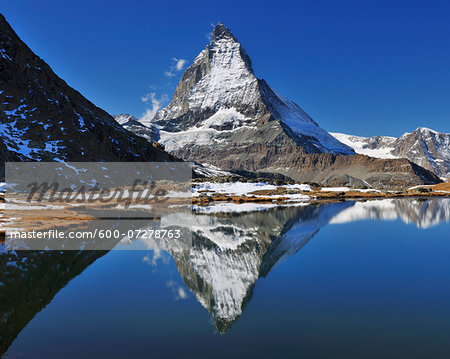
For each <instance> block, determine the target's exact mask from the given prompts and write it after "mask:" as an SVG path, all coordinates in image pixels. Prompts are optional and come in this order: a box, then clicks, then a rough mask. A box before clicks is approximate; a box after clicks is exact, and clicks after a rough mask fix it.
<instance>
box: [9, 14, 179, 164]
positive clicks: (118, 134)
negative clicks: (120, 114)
mask: <svg viewBox="0 0 450 359" xmlns="http://www.w3.org/2000/svg"><path fill="white" fill-rule="evenodd" d="M171 159H172V156H170V155H168V154H167V153H165V152H164V151H161V150H159V149H157V148H155V147H154V146H152V144H151V143H149V142H148V141H146V140H144V139H143V138H141V137H139V136H136V135H134V134H132V133H131V132H129V131H127V130H125V129H124V128H123V127H122V126H120V125H119V124H118V123H117V122H116V121H114V119H113V118H112V117H111V116H110V115H108V114H107V113H106V112H105V111H103V110H102V109H100V108H98V107H96V106H95V105H94V104H92V103H91V102H90V101H88V100H87V99H86V98H84V97H83V96H82V95H81V94H80V93H79V92H77V91H75V90H74V89H72V88H71V87H69V86H68V85H67V84H66V83H65V82H64V81H63V80H62V79H61V78H59V77H58V76H57V75H56V74H55V73H54V72H53V71H52V69H51V68H50V67H49V66H48V65H47V64H46V63H45V62H44V61H43V60H42V59H40V58H39V57H38V56H36V55H35V54H34V53H33V52H32V51H31V50H30V49H29V48H28V46H27V45H26V44H25V43H24V42H23V41H22V40H20V38H19V37H18V36H17V34H16V33H15V32H14V30H13V29H12V28H11V27H10V25H9V24H8V23H7V21H6V20H5V18H4V17H3V16H2V15H1V14H0V163H1V165H2V166H1V167H3V163H4V162H6V161H29V160H34V161H58V160H64V161H165V160H171Z"/></svg>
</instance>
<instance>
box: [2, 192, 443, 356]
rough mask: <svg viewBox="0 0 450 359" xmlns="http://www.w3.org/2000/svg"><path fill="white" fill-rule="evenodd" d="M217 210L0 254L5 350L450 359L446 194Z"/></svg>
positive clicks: (174, 215) (76, 353) (65, 353)
mask: <svg viewBox="0 0 450 359" xmlns="http://www.w3.org/2000/svg"><path fill="white" fill-rule="evenodd" d="M261 209H263V208H261ZM203 212H208V211H203ZM209 212H210V214H196V213H193V212H188V211H180V213H172V214H170V215H168V216H167V217H163V218H162V219H161V222H164V221H167V222H168V223H172V224H173V223H176V224H177V225H179V226H186V227H189V228H190V229H191V231H192V236H190V237H188V238H185V239H181V240H178V241H177V240H145V241H139V243H136V244H135V245H139V246H140V248H142V247H144V248H148V249H147V250H139V251H111V252H106V251H104V252H99V251H92V252H89V251H84V252H66V253H60V252H51V253H45V252H28V253H27V252H18V256H19V258H17V257H16V258H15V259H14V261H12V260H11V258H6V257H7V255H5V254H4V255H2V256H0V259H1V260H2V262H0V264H1V266H2V267H3V268H4V270H3V273H2V274H1V276H0V282H1V286H0V305H1V315H2V316H1V328H0V329H1V333H2V334H1V340H2V342H1V345H2V346H1V349H2V351H4V352H5V351H6V354H5V355H6V357H24V358H28V357H33V358H48V357H65V358H72V357H73V358H79V357H95V358H102V357H105V358H106V357H108V358H110V357H125V356H126V357H152V356H154V357H160V356H166V357H196V358H198V357H205V358H211V357H215V358H217V357H219V358H220V357H223V358H228V357H231V356H233V357H259V358H260V357H274V356H276V357H305V358H331V357H332V358H362V357H363V358H379V357H383V358H399V357H405V358H448V357H449V354H450V343H449V342H448V337H449V335H450V304H449V303H450V286H449V284H448V278H449V277H450V261H449V260H448V258H449V257H450V236H449V235H448V233H449V229H450V225H449V223H448V221H449V219H450V200H449V199H431V200H420V201H419V200H416V199H403V200H399V199H395V200H381V201H367V202H338V203H324V204H316V205H311V206H298V207H282V208H270V209H266V210H261V211H255V212H244V213H233V212H232V211H221V213H214V212H217V211H215V210H214V209H213V208H211V209H210V211H209ZM224 212H225V213H224ZM14 338H16V339H14ZM11 342H12V344H11ZM8 348H9V349H8Z"/></svg>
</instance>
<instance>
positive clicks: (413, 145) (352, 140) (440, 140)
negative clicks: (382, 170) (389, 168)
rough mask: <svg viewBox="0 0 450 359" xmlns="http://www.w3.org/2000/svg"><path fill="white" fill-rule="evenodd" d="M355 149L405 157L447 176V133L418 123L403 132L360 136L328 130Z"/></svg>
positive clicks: (449, 171)
mask: <svg viewBox="0 0 450 359" xmlns="http://www.w3.org/2000/svg"><path fill="white" fill-rule="evenodd" d="M331 135H333V136H334V137H335V138H336V139H338V140H339V141H340V142H342V143H345V144H346V145H348V146H350V147H352V148H353V149H354V150H355V152H356V153H360V154H364V155H367V156H371V157H376V158H407V159H408V160H410V161H411V162H414V163H417V164H418V165H419V166H422V167H423V168H425V169H427V170H429V171H431V172H433V173H434V174H435V175H437V176H438V177H440V178H442V179H444V180H445V179H450V133H441V132H437V131H433V130H430V129H429V128H424V127H419V128H417V129H416V130H415V131H413V132H412V133H405V134H404V135H403V136H401V137H399V138H396V137H388V136H374V137H360V136H352V135H345V134H342V133H331Z"/></svg>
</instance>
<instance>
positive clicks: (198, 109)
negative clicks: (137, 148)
mask: <svg viewBox="0 0 450 359" xmlns="http://www.w3.org/2000/svg"><path fill="white" fill-rule="evenodd" d="M153 122H154V123H155V124H156V125H157V127H159V129H160V139H159V142H160V143H162V144H164V145H165V148H166V150H168V151H169V152H172V153H174V154H177V155H179V156H182V157H184V158H187V159H191V160H202V161H203V160H204V158H202V157H209V161H203V162H208V163H212V164H216V165H219V167H221V166H220V163H219V162H223V161H221V160H220V159H223V156H221V155H219V152H220V151H221V150H222V149H225V148H227V149H230V147H232V148H240V149H241V151H240V153H241V155H243V156H245V157H246V158H248V159H249V160H251V159H252V158H253V157H255V156H258V154H257V153H255V151H257V147H258V146H268V147H271V148H272V149H275V150H279V149H281V148H285V149H286V148H288V147H294V146H295V147H297V148H298V149H297V151H299V153H304V154H306V153H321V152H326V153H334V154H353V153H354V152H353V151H352V150H351V149H350V148H349V147H348V146H346V145H344V144H342V143H340V142H339V141H337V140H336V139H335V138H334V137H332V136H330V135H329V134H328V133H327V132H326V131H325V130H323V129H322V128H320V127H319V126H318V125H317V123H316V122H314V121H313V120H312V119H311V117H309V116H308V115H307V114H306V113H305V112H304V111H303V110H302V109H301V108H300V107H298V106H297V105H296V104H294V103H293V102H291V101H289V100H288V99H285V98H283V97H281V96H279V95H277V94H276V93H275V92H274V91H273V90H272V89H271V88H270V87H269V85H267V83H266V82H265V81H264V80H259V79H257V78H256V77H255V75H254V73H253V69H252V63H251V60H250V58H249V56H248V55H247V53H246V52H245V50H244V48H243V47H242V45H241V44H240V43H239V42H238V41H237V39H236V38H235V37H234V36H233V34H232V33H231V32H230V31H229V30H228V29H227V28H226V27H225V26H224V25H223V24H221V23H219V25H217V26H216V28H215V29H214V32H213V40H212V42H211V43H210V44H209V45H208V46H207V47H206V49H204V50H203V51H202V52H201V53H200V54H199V55H198V56H197V58H196V59H195V60H194V62H193V64H192V65H191V66H190V67H189V68H188V69H187V70H186V71H185V73H184V74H183V76H182V78H181V80H180V83H179V84H178V87H177V89H176V92H175V95H174V97H173V100H172V102H171V103H170V104H169V105H168V106H167V107H166V108H164V109H162V110H161V111H159V112H158V113H157V114H156V116H155V118H154V119H153ZM250 147H251V148H250ZM212 149H214V151H212ZM206 151H208V152H210V153H211V156H207V155H206V153H205V152H206ZM212 152H215V155H214V154H213V153H212ZM258 152H259V155H260V154H261V151H258ZM205 155H206V156H205ZM206 159H207V158H206ZM232 166H233V164H230V165H229V166H222V168H225V169H230V168H231V167H232Z"/></svg>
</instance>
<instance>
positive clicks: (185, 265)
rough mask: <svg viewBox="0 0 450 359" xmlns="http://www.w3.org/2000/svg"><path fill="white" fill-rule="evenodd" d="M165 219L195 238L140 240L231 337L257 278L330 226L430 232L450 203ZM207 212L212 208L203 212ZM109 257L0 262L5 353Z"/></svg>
mask: <svg viewBox="0 0 450 359" xmlns="http://www.w3.org/2000/svg"><path fill="white" fill-rule="evenodd" d="M210 209H211V211H209V212H212V213H209V214H208V213H201V214H199V213H196V212H195V211H180V212H179V213H172V214H168V215H166V216H163V217H162V218H161V219H160V225H161V226H164V225H165V224H170V225H177V226H181V227H185V228H187V229H189V230H190V231H191V233H192V236H190V237H189V238H181V239H179V240H176V239H164V240H163V239H160V240H155V239H151V240H149V239H147V240H142V241H143V242H144V244H145V246H146V248H150V249H152V250H153V251H154V253H157V252H158V251H165V252H167V253H169V254H170V255H171V256H172V257H173V259H174V262H175V264H176V267H177V269H178V272H179V274H180V276H181V278H182V280H183V282H184V284H185V285H186V287H187V288H188V289H189V290H190V291H191V292H192V293H193V294H194V295H195V297H196V299H197V300H198V301H199V302H200V303H201V305H202V306H203V307H204V308H206V309H207V310H208V311H209V312H210V313H211V315H212V317H213V319H214V324H215V326H216V328H217V330H218V331H219V332H220V333H226V332H227V330H228V329H229V328H230V327H231V326H232V324H233V323H234V322H235V321H236V320H237V319H238V318H239V316H240V315H241V314H242V312H243V310H244V309H245V307H246V305H247V304H248V303H249V301H250V300H251V299H252V296H253V289H254V287H255V284H256V282H257V280H258V279H259V278H260V277H265V276H267V275H268V274H269V273H270V271H271V270H272V269H273V268H274V266H276V265H278V264H280V263H281V262H283V261H285V260H286V259H288V258H289V257H290V256H292V255H293V254H295V253H297V252H298V251H299V250H301V249H302V247H303V246H305V245H306V244H307V243H308V241H310V240H311V239H312V238H313V237H314V236H315V235H316V234H317V233H318V232H319V231H320V229H321V228H322V227H324V226H326V225H328V224H340V223H348V222H352V221H357V220H398V219H400V220H402V221H403V222H405V223H414V224H415V225H416V226H417V227H419V228H428V227H431V226H434V225H437V224H439V223H441V222H448V221H449V219H450V199H446V198H444V199H437V198H432V199H426V200H422V199H421V200H416V199H385V200H377V201H366V202H337V203H323V204H313V205H303V206H292V207H275V208H264V206H263V207H261V208H259V209H260V210H258V211H252V212H244V213H242V212H241V213H235V212H234V211H233V210H232V208H231V210H227V209H224V210H221V211H220V212H217V211H214V209H213V208H210ZM202 212H208V208H206V211H205V210H203V211H202ZM106 253H107V252H106V251H66V252H63V251H49V252H46V251H40V252H38V251H17V252H5V251H3V252H2V253H1V255H0V266H1V268H2V270H1V272H0V353H4V352H6V351H7V349H8V347H9V346H10V345H11V343H12V342H13V341H14V339H15V338H16V337H17V335H18V334H19V333H20V332H21V330H22V329H23V328H24V327H25V326H26V325H27V323H28V322H29V321H30V320H31V319H32V318H33V317H34V316H35V315H36V313H38V312H39V311H41V310H42V309H43V308H44V307H45V306H46V305H48V304H49V303H50V302H51V301H52V299H53V297H54V296H55V295H56V294H57V293H58V292H59V291H60V290H61V289H62V288H63V287H65V286H66V285H67V284H68V283H69V282H70V280H71V279H73V278H74V277H76V276H78V275H80V274H81V273H82V272H83V271H84V269H86V268H87V267H88V266H90V265H91V264H92V263H93V262H94V261H96V260H97V259H98V258H100V257H102V256H103V255H105V254H106Z"/></svg>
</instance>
